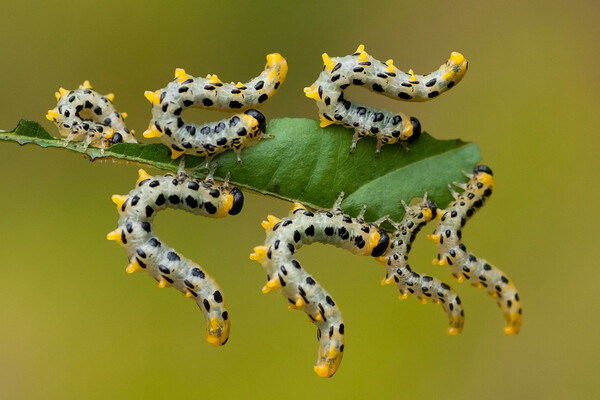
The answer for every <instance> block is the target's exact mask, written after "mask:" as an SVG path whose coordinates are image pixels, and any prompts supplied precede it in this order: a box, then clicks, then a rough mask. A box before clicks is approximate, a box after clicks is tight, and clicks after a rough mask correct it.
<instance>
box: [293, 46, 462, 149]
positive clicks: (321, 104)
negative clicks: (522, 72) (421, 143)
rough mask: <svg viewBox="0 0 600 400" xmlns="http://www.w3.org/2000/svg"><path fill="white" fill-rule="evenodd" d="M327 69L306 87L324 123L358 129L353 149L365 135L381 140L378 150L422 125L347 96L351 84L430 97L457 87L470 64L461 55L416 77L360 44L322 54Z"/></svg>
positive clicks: (399, 95) (401, 96)
mask: <svg viewBox="0 0 600 400" xmlns="http://www.w3.org/2000/svg"><path fill="white" fill-rule="evenodd" d="M323 63H324V67H323V71H322V72H321V74H320V75H319V77H318V79H317V80H316V82H315V83H313V84H312V85H311V86H309V87H306V88H304V93H305V95H306V96H307V97H309V98H311V99H314V100H315V101H316V102H317V107H318V109H319V116H320V119H321V127H326V126H328V125H331V124H338V125H344V126H346V127H351V128H354V137H353V138H352V146H351V149H350V150H351V152H352V151H354V149H355V147H356V142H357V141H358V140H359V139H360V138H362V137H364V136H374V137H375V138H376V139H377V148H376V153H379V150H380V148H381V146H383V145H384V144H392V143H396V142H402V143H407V142H412V141H414V140H416V139H417V138H418V137H419V135H420V134H421V125H420V123H419V121H418V120H417V119H416V118H414V117H409V116H407V115H406V114H403V113H393V112H390V111H386V110H379V109H375V108H372V107H369V106H365V105H362V104H357V103H354V102H352V101H351V100H349V99H348V98H347V97H345V95H344V90H345V89H346V88H348V87H349V86H350V85H355V86H363V87H366V88H367V89H369V90H371V91H373V92H376V93H380V94H383V95H385V96H387V97H389V98H392V99H396V100H406V101H419V102H420V101H427V100H430V99H433V98H435V97H437V96H439V95H440V94H442V93H444V92H445V91H447V90H449V89H451V88H452V87H453V86H455V85H456V84H457V83H458V82H460V80H461V79H462V77H463V76H464V74H465V72H466V71H467V66H468V63H467V61H466V60H465V58H464V57H463V56H462V54H460V53H456V52H453V53H452V54H451V55H450V59H449V60H448V61H447V62H446V63H444V64H442V66H440V68H439V69H438V70H437V71H434V72H432V73H429V74H426V75H416V74H415V73H414V72H413V71H412V70H409V72H408V73H407V72H403V71H401V70H399V69H398V68H396V67H395V66H394V62H393V60H388V61H386V62H381V61H379V60H377V59H375V58H373V57H372V56H370V55H369V54H367V53H366V52H365V50H364V46H363V45H360V46H359V47H358V49H357V50H356V52H355V53H354V54H352V55H349V56H344V57H329V56H328V55H327V53H324V54H323Z"/></svg>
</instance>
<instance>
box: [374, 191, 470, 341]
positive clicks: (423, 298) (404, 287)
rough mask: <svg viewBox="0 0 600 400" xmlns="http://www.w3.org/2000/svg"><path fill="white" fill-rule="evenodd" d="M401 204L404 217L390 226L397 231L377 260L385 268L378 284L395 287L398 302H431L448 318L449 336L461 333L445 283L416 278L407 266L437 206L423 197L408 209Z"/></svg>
mask: <svg viewBox="0 0 600 400" xmlns="http://www.w3.org/2000/svg"><path fill="white" fill-rule="evenodd" d="M402 204H403V205H404V207H405V209H406V214H405V215H404V218H403V219H402V221H401V222H400V223H393V225H394V226H395V228H396V230H395V232H394V233H393V234H392V235H391V238H390V246H389V247H388V249H387V250H386V252H385V253H384V255H383V256H381V257H379V258H378V259H379V261H381V262H382V263H383V264H384V265H386V266H387V273H386V276H385V279H384V280H383V281H382V282H381V283H382V284H390V283H395V284H396V286H397V287H398V290H399V291H400V299H405V298H407V297H408V296H409V295H414V296H416V297H417V298H418V299H419V301H420V302H421V303H423V304H425V303H427V301H432V302H434V303H436V304H439V305H441V306H442V307H443V309H444V311H445V312H446V314H448V319H449V326H448V330H447V332H448V334H451V335H454V334H457V333H460V332H461V331H462V328H463V325H464V312H463V309H462V306H461V301H460V298H459V297H458V296H457V295H456V293H455V292H454V291H453V290H452V289H451V288H450V286H449V285H447V284H446V283H444V282H442V281H440V280H438V279H436V278H434V277H431V276H428V275H424V274H418V273H417V272H415V271H413V270H412V269H411V268H410V266H409V265H408V253H409V252H410V249H411V245H412V243H413V241H414V239H415V237H416V235H417V234H418V233H419V231H420V230H421V229H422V228H423V227H424V226H425V225H426V224H427V223H428V222H429V221H431V219H432V218H435V217H436V213H437V209H436V206H435V204H433V203H432V202H431V201H428V200H427V198H426V196H425V198H424V199H423V201H422V202H420V203H419V204H416V205H414V206H410V207H408V206H407V205H406V204H404V202H402Z"/></svg>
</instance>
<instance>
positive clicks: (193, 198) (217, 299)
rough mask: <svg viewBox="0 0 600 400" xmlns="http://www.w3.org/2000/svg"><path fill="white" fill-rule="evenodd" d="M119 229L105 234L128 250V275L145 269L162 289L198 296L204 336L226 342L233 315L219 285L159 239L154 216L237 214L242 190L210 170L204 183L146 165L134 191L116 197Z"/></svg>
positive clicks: (240, 206)
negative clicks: (150, 170)
mask: <svg viewBox="0 0 600 400" xmlns="http://www.w3.org/2000/svg"><path fill="white" fill-rule="evenodd" d="M112 200H113V201H114V202H115V203H116V204H117V210H118V211H119V215H120V218H119V227H118V228H117V229H115V230H114V231H112V232H110V233H109V234H108V235H107V238H108V239H109V240H114V241H116V242H117V243H119V244H121V245H122V246H124V247H125V249H126V250H127V257H128V258H129V265H128V266H127V268H126V271H127V272H128V273H133V272H135V271H146V272H148V274H149V275H150V276H151V277H153V278H154V279H155V280H156V281H157V282H158V286H159V287H160V288H164V287H167V286H173V287H174V288H176V289H177V290H179V291H180V292H182V293H183V294H184V295H185V296H186V297H189V298H192V299H194V301H195V302H196V303H197V304H198V307H200V309H201V310H202V312H203V313H204V317H205V319H206V323H207V336H206V340H207V341H208V342H209V343H211V344H212V345H214V346H220V345H223V344H225V343H226V342H227V339H228V337H229V317H228V312H227V310H226V308H225V304H224V303H223V295H222V292H221V289H220V288H219V286H218V285H217V283H216V282H215V281H214V280H213V279H212V278H211V277H210V276H209V275H208V274H207V273H206V272H205V271H204V270H203V269H202V268H201V267H200V266H199V265H197V264H195V263H194V262H192V261H191V260H188V259H187V258H185V257H184V256H182V255H181V254H178V253H177V252H176V251H175V250H173V249H172V248H170V247H169V246H167V245H166V244H165V243H164V242H161V241H160V240H159V239H158V237H157V236H156V234H155V233H154V231H153V230H152V222H153V220H154V216H155V215H156V213H158V212H159V211H161V210H164V209H165V208H175V209H180V210H186V211H188V212H190V213H192V214H196V215H202V216H205V217H211V218H222V217H225V216H227V215H236V214H238V213H239V212H240V211H241V209H242V206H243V203H244V196H243V194H242V192H241V191H240V190H239V189H237V188H235V187H230V186H229V183H228V182H227V181H225V182H224V183H222V184H219V183H217V182H214V181H213V178H212V172H211V173H209V175H208V176H207V177H206V179H205V180H204V181H202V180H198V179H191V178H190V177H188V176H187V175H186V174H185V173H184V172H183V169H180V171H179V173H178V174H177V175H173V174H167V175H164V176H150V175H148V174H147V173H146V172H145V171H144V170H143V169H141V170H140V171H139V179H138V181H137V184H136V187H135V189H133V190H132V191H130V192H129V194H128V195H125V196H120V195H114V196H113V197H112Z"/></svg>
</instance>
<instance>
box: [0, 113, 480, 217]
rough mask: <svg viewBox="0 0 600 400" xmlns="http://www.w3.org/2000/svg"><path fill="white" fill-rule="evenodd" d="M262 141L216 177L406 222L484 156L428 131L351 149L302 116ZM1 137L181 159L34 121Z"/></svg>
mask: <svg viewBox="0 0 600 400" xmlns="http://www.w3.org/2000/svg"><path fill="white" fill-rule="evenodd" d="M267 134H271V135H273V136H274V138H271V139H263V140H262V141H261V142H260V143H259V144H257V145H255V146H252V147H250V148H247V149H244V150H243V151H242V164H238V163H237V160H236V155H235V154H234V153H233V152H232V151H229V152H226V153H224V154H222V155H220V156H218V157H215V159H214V160H215V161H216V162H218V167H217V169H216V171H215V177H217V178H220V179H223V178H224V177H225V176H226V175H227V172H230V173H231V183H232V184H233V185H236V186H239V187H242V188H244V189H248V190H251V191H254V192H257V193H261V194H264V195H267V196H273V197H277V198H280V199H284V200H288V201H298V202H300V203H303V204H305V205H307V206H309V207H313V208H321V209H327V208H330V207H331V206H332V205H333V202H334V201H335V199H336V198H337V197H338V195H339V193H340V192H341V191H344V192H345V197H344V202H343V203H342V207H343V208H344V210H345V211H346V212H348V213H349V214H351V215H356V214H358V212H359V211H360V209H361V208H362V205H363V204H367V206H368V207H367V213H366V215H365V217H366V220H368V221H373V220H376V219H378V218H379V217H381V216H383V215H386V214H387V215H389V216H390V218H392V219H393V220H400V219H401V218H402V216H403V215H404V208H403V207H402V205H401V204H400V201H401V200H405V201H406V202H410V200H411V199H412V198H415V197H419V198H420V197H423V194H424V193H425V192H427V193H428V197H429V198H430V199H431V200H433V201H434V202H435V203H436V204H437V205H438V207H440V208H444V207H445V206H446V205H448V203H449V202H450V201H451V200H452V196H451V195H450V191H449V190H448V184H449V183H451V182H453V181H459V182H465V181H466V177H465V176H464V175H463V173H462V171H467V172H468V171H471V170H472V168H473V166H474V165H476V164H477V162H479V160H480V158H481V155H480V153H479V149H478V147H477V145H476V144H474V143H466V142H463V141H461V140H437V139H434V138H433V137H431V136H430V135H429V134H427V133H423V134H422V135H421V137H420V138H419V139H418V140H417V141H416V142H415V143H412V144H411V145H410V150H409V151H407V150H405V149H404V148H403V147H402V146H401V145H398V144H394V145H386V146H383V147H382V149H381V154H380V155H379V156H378V157H375V143H376V141H375V139H373V138H365V139H361V140H360V141H359V142H358V146H357V148H356V151H355V152H354V153H353V154H350V143H351V141H352V130H350V129H346V128H343V127H340V126H330V127H327V128H320V127H319V123H318V122H317V121H313V120H310V119H303V118H282V119H274V120H271V121H270V122H269V124H268V125H267ZM0 139H1V140H8V141H15V142H17V143H19V144H21V145H23V144H28V143H32V144H37V145H39V146H42V147H58V148H65V149H67V150H71V151H76V152H79V153H83V154H86V155H87V156H88V157H90V159H92V160H95V159H99V158H107V157H110V158H115V159H120V160H125V161H132V162H137V163H142V164H148V165H151V166H153V167H156V168H159V169H165V170H169V171H173V172H175V171H177V168H178V166H179V160H171V157H170V150H169V149H168V148H167V147H166V146H164V145H163V144H158V143H152V144H132V143H119V144H116V145H114V146H112V147H111V148H109V149H106V150H105V151H104V154H102V153H101V151H100V149H98V148H94V147H89V148H88V149H87V150H85V151H84V150H83V148H82V146H81V145H80V144H78V143H70V144H69V145H67V146H66V147H64V146H63V143H64V142H63V140H62V139H57V138H54V137H52V136H51V135H50V134H49V133H48V132H46V131H45V130H44V128H42V126H41V125H39V124H38V123H36V122H33V121H27V120H22V121H21V122H20V123H19V125H18V126H17V128H16V129H15V130H13V131H10V132H8V131H0ZM204 164H205V159H204V158H203V157H194V156H189V155H188V156H186V170H187V172H188V173H189V174H190V175H192V176H194V177H203V176H204V175H205V174H204Z"/></svg>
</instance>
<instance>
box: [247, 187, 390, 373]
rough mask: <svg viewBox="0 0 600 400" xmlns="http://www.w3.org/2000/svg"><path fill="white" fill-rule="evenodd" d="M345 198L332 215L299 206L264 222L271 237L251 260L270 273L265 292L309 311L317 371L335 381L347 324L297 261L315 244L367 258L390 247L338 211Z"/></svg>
mask: <svg viewBox="0 0 600 400" xmlns="http://www.w3.org/2000/svg"><path fill="white" fill-rule="evenodd" d="M340 204H341V197H340V199H338V201H337V202H336V204H335V206H334V208H333V209H332V210H331V211H318V212H314V213H313V212H311V211H309V210H307V209H306V208H304V206H302V205H301V204H299V203H295V204H294V208H293V209H292V211H291V213H290V214H289V215H288V216H287V217H285V218H283V219H281V220H279V219H278V218H275V217H273V216H269V218H268V221H264V222H263V227H264V228H265V230H266V231H267V238H266V241H265V243H264V245H262V246H258V247H255V248H254V253H253V254H251V255H250V258H251V259H253V260H256V261H259V262H260V263H261V264H262V265H263V267H264V268H265V269H266V271H267V280H268V281H267V284H266V285H265V287H264V288H263V292H264V293H266V292H269V291H272V290H275V291H278V292H280V293H281V294H282V295H283V296H284V297H286V298H287V299H288V302H289V308H290V309H300V310H302V311H304V312H306V313H307V314H308V316H309V319H310V321H312V322H313V323H314V324H315V325H316V326H317V329H318V330H317V337H318V339H319V344H320V347H319V353H318V359H317V364H316V365H315V367H314V370H315V372H316V373H317V374H318V375H319V376H322V377H330V376H332V375H333V374H334V373H335V372H336V370H337V369H338V367H339V364H340V362H341V360H342V356H343V354H344V331H345V328H344V322H343V320H342V315H341V312H340V310H339V308H338V306H337V305H336V303H335V301H334V300H333V299H332V297H331V296H330V295H329V293H328V292H327V291H325V289H323V287H322V286H321V285H319V283H318V282H317V281H316V280H315V279H314V278H313V277H312V276H311V275H310V274H309V273H308V272H306V271H305V270H304V268H302V266H301V265H300V263H299V262H298V260H297V259H296V252H297V251H298V249H299V248H300V247H302V246H303V245H306V244H311V243H315V242H319V243H329V244H332V245H334V246H336V247H340V248H343V249H347V250H349V251H351V252H352V253H354V254H357V255H363V256H369V255H371V256H375V257H377V256H380V255H382V254H383V251H384V250H385V249H386V248H387V245H388V241H389V239H388V236H387V234H386V233H385V232H384V231H383V230H380V229H379V228H378V226H376V225H374V224H368V223H365V222H364V221H363V220H362V217H359V218H352V217H350V216H348V215H346V214H344V213H343V211H342V210H341V209H340V208H339V205H340Z"/></svg>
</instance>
